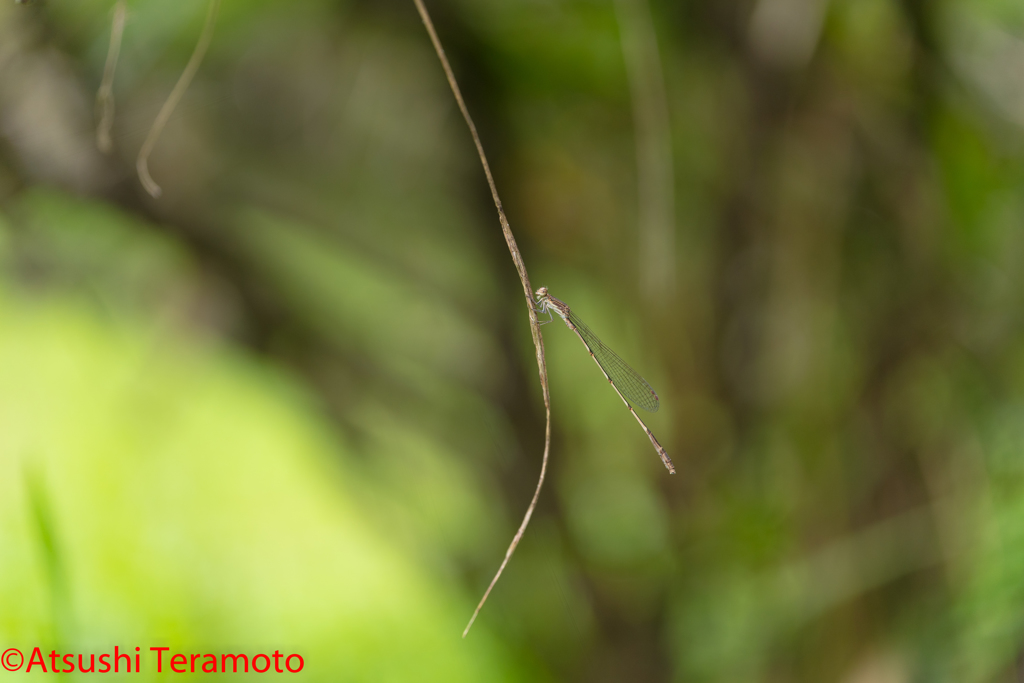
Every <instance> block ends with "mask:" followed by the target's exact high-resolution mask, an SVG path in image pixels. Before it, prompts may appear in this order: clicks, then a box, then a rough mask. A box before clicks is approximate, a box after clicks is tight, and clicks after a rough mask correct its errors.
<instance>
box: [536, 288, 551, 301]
mask: <svg viewBox="0 0 1024 683" xmlns="http://www.w3.org/2000/svg"><path fill="white" fill-rule="evenodd" d="M546 298H548V288H547V287H541V288H540V289H538V290H537V300H538V301H539V300H541V299H546Z"/></svg>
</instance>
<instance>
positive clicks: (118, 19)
mask: <svg viewBox="0 0 1024 683" xmlns="http://www.w3.org/2000/svg"><path fill="white" fill-rule="evenodd" d="M127 14H128V9H127V4H126V2H125V0H117V4H115V5H114V20H113V22H112V23H111V25H110V47H109V48H107V63H106V65H105V66H104V67H103V81H102V82H101V83H100V89H99V90H97V91H96V111H97V113H98V114H99V116H100V120H99V123H98V124H97V125H96V146H97V147H99V148H100V151H101V152H103V153H104V154H109V153H110V150H111V149H112V148H113V143H112V142H111V140H110V128H111V127H112V126H113V125H114V71H115V70H116V69H117V58H118V56H119V55H120V54H121V37H122V36H123V35H124V22H125V17H126V15H127Z"/></svg>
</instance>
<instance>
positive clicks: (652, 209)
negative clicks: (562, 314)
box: [615, 0, 676, 300]
mask: <svg viewBox="0 0 1024 683" xmlns="http://www.w3.org/2000/svg"><path fill="white" fill-rule="evenodd" d="M615 10H616V15H617V17H618V22H619V34H620V41H621V43H622V54H623V56H624V58H625V61H626V75H627V78H628V80H629V91H630V98H631V100H632V103H633V127H634V130H635V136H636V170H637V199H638V205H639V206H638V224H639V238H640V249H639V256H640V267H639V273H640V288H641V291H642V292H643V293H644V296H645V297H647V298H648V299H651V300H658V299H661V298H663V297H664V296H666V294H667V293H668V292H670V291H671V289H672V287H673V286H674V284H675V220H676V218H675V212H676V208H675V171H674V169H673V164H672V130H671V124H670V119H669V111H668V99H667V97H666V94H665V78H664V75H663V73H662V68H661V57H660V56H659V54H658V38H657V35H656V34H655V31H654V20H653V18H652V16H651V8H650V5H649V4H648V0H615Z"/></svg>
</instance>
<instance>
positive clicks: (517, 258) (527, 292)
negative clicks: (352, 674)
mask: <svg viewBox="0 0 1024 683" xmlns="http://www.w3.org/2000/svg"><path fill="white" fill-rule="evenodd" d="M413 2H414V3H416V9H417V10H418V11H419V13H420V18H422V19H423V25H424V26H426V28H427V33H429V34H430V41H431V42H432V43H433V44H434V50H436V51H437V57H438V59H440V60H441V66H442V67H443V68H444V74H445V76H446V77H447V78H448V85H450V86H451V88H452V93H454V95H455V101H456V102H457V103H458V105H459V110H460V111H461V112H462V117H463V118H464V119H465V120H466V125H467V126H469V132H470V134H471V135H472V136H473V144H475V145H476V151H477V154H479V155H480V163H481V164H482V165H483V167H484V175H486V176H487V184H488V186H490V188H491V198H492V199H494V207H495V208H496V209H497V210H498V221H499V222H500V223H501V231H502V233H503V234H504V235H505V242H506V243H507V244H508V250H509V252H511V254H512V261H513V262H514V263H515V264H516V271H518V273H519V279H520V280H521V281H522V283H523V294H524V296H525V297H526V310H527V311H528V314H529V316H530V331H531V332H532V333H533V345H534V347H535V348H536V349H537V369H538V371H539V373H540V386H541V391H542V392H543V394H544V412H545V420H546V422H545V427H544V457H543V459H542V460H541V464H540V477H539V478H538V479H537V489H536V490H535V491H534V492H533V499H532V500H531V501H530V506H529V507H528V508H527V509H526V514H525V515H524V516H523V522H522V524H520V525H519V530H518V531H516V535H515V536H513V537H512V543H511V544H509V546H508V550H507V551H505V559H504V560H502V562H501V566H500V567H498V571H497V573H496V574H495V575H494V578H493V579H491V583H490V585H489V586H487V590H486V591H484V596H483V597H482V598H481V599H480V604H478V605H477V606H476V610H474V611H473V616H472V617H471V618H470V620H469V623H468V624H467V625H466V630H465V631H463V632H462V637H463V638H465V637H466V634H468V633H469V629H470V628H472V627H473V622H474V621H476V617H477V615H478V614H480V610H481V609H483V606H484V603H485V602H487V597H488V596H489V595H490V594H491V590H492V589H493V588H494V585H495V584H496V583H498V579H499V578H500V577H501V573H502V572H503V571H505V565H507V564H508V561H509V559H510V558H511V557H512V553H514V552H515V550H516V546H518V545H519V541H520V540H521V539H522V537H523V533H524V532H525V531H526V526H527V525H528V524H529V523H530V517H532V516H533V511H534V509H535V508H536V507H537V499H538V498H540V490H541V487H542V486H543V485H544V475H545V474H546V473H547V469H548V454H549V452H550V450H551V395H550V392H549V390H548V368H547V362H546V361H545V360H544V338H543V337H542V336H541V333H540V325H539V324H538V322H537V311H536V310H535V309H534V303H533V288H532V287H531V286H530V277H529V275H527V273H526V265H525V264H524V263H523V255H522V254H520V253H519V247H518V246H516V239H515V237H514V236H513V235H512V228H511V226H509V224H508V219H507V218H505V211H504V209H502V208H501V199H500V198H499V197H498V188H497V186H496V185H495V184H494V177H493V176H492V175H491V167H490V165H489V164H488V163H487V155H486V154H484V146H483V144H481V142H480V136H479V135H478V134H477V132H476V125H474V123H473V118H472V117H471V116H470V115H469V109H467V108H466V102H465V101H464V100H463V99H462V92H461V91H460V90H459V85H458V83H456V82H455V74H454V73H453V72H452V67H451V65H450V64H449V63H448V58H447V57H446V56H445V54H444V48H443V47H441V41H440V40H439V39H438V37H437V32H436V31H435V30H434V24H433V22H432V21H431V20H430V15H429V14H428V13H427V8H426V7H425V6H424V5H423V0H413Z"/></svg>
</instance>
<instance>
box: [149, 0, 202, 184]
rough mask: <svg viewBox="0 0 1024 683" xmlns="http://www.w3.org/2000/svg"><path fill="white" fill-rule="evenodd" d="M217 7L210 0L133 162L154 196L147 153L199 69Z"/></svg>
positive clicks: (150, 150) (151, 149)
mask: <svg viewBox="0 0 1024 683" xmlns="http://www.w3.org/2000/svg"><path fill="white" fill-rule="evenodd" d="M219 8H220V0H210V6H209V9H208V10H207V12H206V23H205V24H203V32H202V34H201V35H200V36H199V42H198V43H196V49H195V50H193V51H192V56H191V57H190V58H189V60H188V64H186V65H185V70H184V71H183V72H181V77H180V78H179V79H178V82H177V83H176V84H175V86H174V90H172V91H171V94H170V95H169V96H168V97H167V101H166V102H164V106H163V107H161V108H160V113H158V114H157V115H156V120H155V121H154V122H153V127H152V128H150V130H149V135H147V136H146V141H145V142H143V143H142V149H141V150H139V158H138V160H137V161H136V162H135V169H136V170H137V171H138V173H139V180H140V181H141V182H142V185H143V187H145V188H146V192H149V194H150V195H152V196H154V197H159V196H160V186H159V185H157V184H156V183H155V182H154V181H153V178H152V177H151V176H150V175H149V155H150V153H152V151H153V148H154V147H155V146H156V142H157V140H159V139H160V134H161V133H162V132H163V130H164V126H166V125H167V120H168V119H170V118H171V113H172V112H174V108H175V107H177V106H178V101H179V100H181V96H182V95H184V94H185V90H186V89H188V86H189V83H191V82H192V79H193V77H195V75H196V71H198V70H199V65H200V64H201V63H202V61H203V56H204V55H205V54H206V48H208V47H209V46H210V40H211V39H213V25H214V22H215V20H216V19H217V10H218V9H219Z"/></svg>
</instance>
